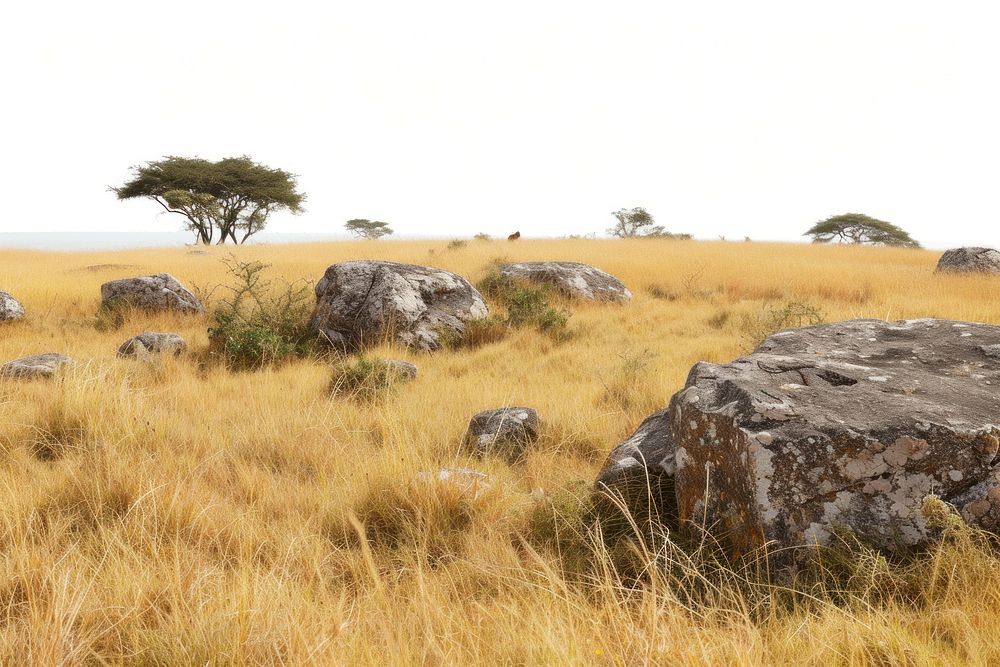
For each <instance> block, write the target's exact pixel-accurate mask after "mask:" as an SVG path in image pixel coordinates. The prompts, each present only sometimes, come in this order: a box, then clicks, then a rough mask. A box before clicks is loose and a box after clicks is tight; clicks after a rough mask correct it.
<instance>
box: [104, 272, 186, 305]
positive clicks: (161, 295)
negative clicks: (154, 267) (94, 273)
mask: <svg viewBox="0 0 1000 667" xmlns="http://www.w3.org/2000/svg"><path fill="white" fill-rule="evenodd" d="M101 306H102V307H117V306H127V307H130V308H137V309H139V310H147V311H175V312H178V313H190V314H196V315H200V314H202V313H204V312H205V308H204V306H202V304H201V301H199V300H198V297H196V296H195V295H194V294H192V293H191V292H190V291H189V290H188V289H187V288H186V287H184V286H183V285H181V284H180V282H178V281H177V279H176V278H174V277H173V276H171V275H170V274H168V273H157V274H155V275H152V276H140V277H137V278H123V279H121V280H112V281H111V282H107V283H104V284H103V285H101Z"/></svg>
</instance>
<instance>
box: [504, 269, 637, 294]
mask: <svg viewBox="0 0 1000 667" xmlns="http://www.w3.org/2000/svg"><path fill="white" fill-rule="evenodd" d="M499 272H500V275H501V276H503V277H505V278H508V279H511V280H524V281H527V282H532V283H539V284H543V285H551V286H552V288H553V289H555V290H557V291H558V292H560V293H562V294H563V295H564V296H567V297H569V298H572V299H583V300H587V301H614V302H624V301H628V300H630V299H631V298H632V293H631V292H630V291H628V289H627V288H626V287H625V285H624V284H622V281H620V280H618V279H617V278H615V277H614V276H613V275H611V274H609V273H605V272H604V271H601V270H600V269H598V268H595V267H593V266H590V265H588V264H580V263H579V262H519V263H517V264H501V265H500V267H499Z"/></svg>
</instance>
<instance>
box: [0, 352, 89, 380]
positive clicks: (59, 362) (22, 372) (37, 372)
mask: <svg viewBox="0 0 1000 667" xmlns="http://www.w3.org/2000/svg"><path fill="white" fill-rule="evenodd" d="M72 363H73V360H72V359H71V358H69V357H67V356H66V355H65V354H58V353H56V352H46V353H45V354H35V355H32V356H30V357H22V358H20V359H14V360H13V361H8V362H7V363H5V364H4V365H2V366H0V377H5V378H14V379H18V380H32V379H35V378H47V377H52V376H53V375H55V374H56V372H57V371H58V370H59V368H60V367H61V366H66V365H71V364H72Z"/></svg>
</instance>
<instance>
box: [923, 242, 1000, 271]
mask: <svg viewBox="0 0 1000 667" xmlns="http://www.w3.org/2000/svg"><path fill="white" fill-rule="evenodd" d="M937 270H938V271H945V272H973V273H993V274H997V275H1000V251H997V250H994V249H993V248H954V249H952V250H947V251H945V253H944V254H943V255H941V259H939V260H938V264H937Z"/></svg>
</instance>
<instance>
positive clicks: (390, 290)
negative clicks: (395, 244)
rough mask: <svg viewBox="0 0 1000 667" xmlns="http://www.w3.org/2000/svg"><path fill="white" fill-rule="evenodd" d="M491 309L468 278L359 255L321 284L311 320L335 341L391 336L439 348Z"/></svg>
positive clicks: (363, 342)
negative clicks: (359, 257) (374, 259)
mask: <svg viewBox="0 0 1000 667" xmlns="http://www.w3.org/2000/svg"><path fill="white" fill-rule="evenodd" d="M488 314H489V311H488V309H487V308H486V302H485V301H483V297H482V296H481V295H480V294H479V292H478V291H476V288H475V287H473V286H472V285H471V284H470V283H469V281H468V280H466V279H465V278H462V277H461V276H457V275H455V274H454V273H450V272H448V271H444V270H442V269H434V268H430V267H426V266H416V265H413V264H398V263H396V262H380V261H372V260H359V261H353V262H342V263H340V264H334V265H333V266H331V267H330V268H328V269H327V270H326V273H325V274H324V276H323V278H322V279H321V280H320V281H319V282H318V283H317V284H316V310H315V312H314V313H313V316H312V321H311V326H312V329H313V331H314V332H316V333H317V334H318V335H319V336H320V338H322V339H323V340H325V341H327V342H328V343H330V344H331V345H334V346H336V347H342V348H347V349H352V350H356V349H361V348H364V347H365V346H368V345H375V344H378V343H381V342H383V341H386V340H393V339H395V340H396V341H398V342H399V343H402V344H404V345H407V346H409V347H412V348H414V349H418V350H428V351H429V350H437V349H438V348H440V347H441V345H442V342H443V339H445V338H447V337H455V338H461V336H462V335H463V333H464V331H465V323H466V322H467V321H469V320H473V319H480V318H483V317H486V316H487V315H488Z"/></svg>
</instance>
